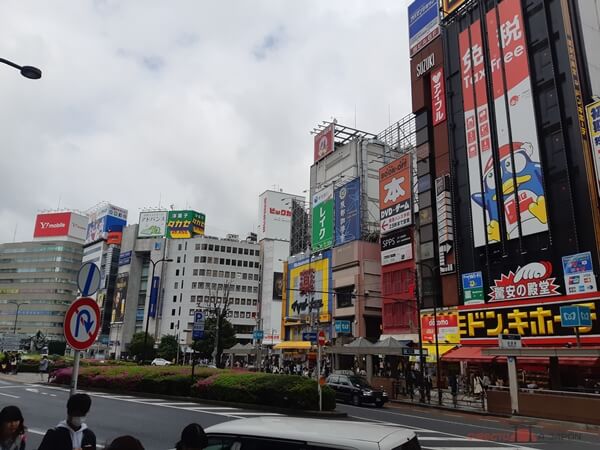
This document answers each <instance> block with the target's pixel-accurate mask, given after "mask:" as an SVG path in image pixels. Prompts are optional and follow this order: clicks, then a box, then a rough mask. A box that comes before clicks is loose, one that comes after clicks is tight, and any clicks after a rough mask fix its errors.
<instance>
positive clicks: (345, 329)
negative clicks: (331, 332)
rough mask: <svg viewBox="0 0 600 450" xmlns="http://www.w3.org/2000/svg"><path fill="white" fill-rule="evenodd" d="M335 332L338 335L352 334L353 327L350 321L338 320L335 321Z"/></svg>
mask: <svg viewBox="0 0 600 450" xmlns="http://www.w3.org/2000/svg"><path fill="white" fill-rule="evenodd" d="M335 332H336V333H350V332H351V326H350V321H349V320H336V321H335Z"/></svg>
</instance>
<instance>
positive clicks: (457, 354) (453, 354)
mask: <svg viewBox="0 0 600 450" xmlns="http://www.w3.org/2000/svg"><path fill="white" fill-rule="evenodd" d="M482 350H483V347H472V346H465V347H458V348H455V349H454V350H450V351H449V352H448V353H446V354H445V355H443V356H442V361H449V362H460V361H466V362H472V363H489V362H492V361H493V360H494V359H495V358H496V356H492V355H484V354H483V353H482Z"/></svg>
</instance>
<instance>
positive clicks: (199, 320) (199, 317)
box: [192, 311, 204, 339]
mask: <svg viewBox="0 0 600 450" xmlns="http://www.w3.org/2000/svg"><path fill="white" fill-rule="evenodd" d="M203 337H204V313H203V312H202V311H196V312H195V313H194V328H193V329H192V339H202V338H203Z"/></svg>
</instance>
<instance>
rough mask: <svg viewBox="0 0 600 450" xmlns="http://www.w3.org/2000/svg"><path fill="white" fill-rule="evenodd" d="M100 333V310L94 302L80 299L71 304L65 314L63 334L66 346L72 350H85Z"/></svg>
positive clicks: (87, 298) (85, 298)
mask: <svg viewBox="0 0 600 450" xmlns="http://www.w3.org/2000/svg"><path fill="white" fill-rule="evenodd" d="M99 331H100V308H99V307H98V304H97V303H96V300H94V299H93V298H89V297H81V298H78V299H77V300H75V301H74V302H73V303H71V306H69V309H67V312H66V314H65V322H64V333H65V339H66V341H67V344H69V345H70V346H71V347H72V348H73V349H74V350H85V349H87V348H89V347H90V346H91V345H92V344H93V343H94V342H95V341H96V337H97V336H98V332H99Z"/></svg>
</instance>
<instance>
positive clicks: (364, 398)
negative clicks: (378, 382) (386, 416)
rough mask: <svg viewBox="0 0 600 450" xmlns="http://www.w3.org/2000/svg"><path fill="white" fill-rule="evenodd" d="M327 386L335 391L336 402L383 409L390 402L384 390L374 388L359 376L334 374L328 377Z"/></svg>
mask: <svg viewBox="0 0 600 450" xmlns="http://www.w3.org/2000/svg"><path fill="white" fill-rule="evenodd" d="M327 385H328V386H329V387H331V388H332V389H333V390H334V391H335V398H336V400H339V401H342V402H350V403H352V404H353V405H355V406H360V405H362V404H363V403H372V404H374V405H375V406H377V407H379V408H381V407H382V406H383V405H384V404H385V403H386V402H387V401H388V400H389V398H388V395H387V393H386V392H385V391H384V390H383V389H376V388H374V387H372V386H371V385H370V384H369V383H368V382H367V380H365V379H364V378H362V377H359V376H357V375H341V374H339V373H334V374H332V375H329V377H327Z"/></svg>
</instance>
